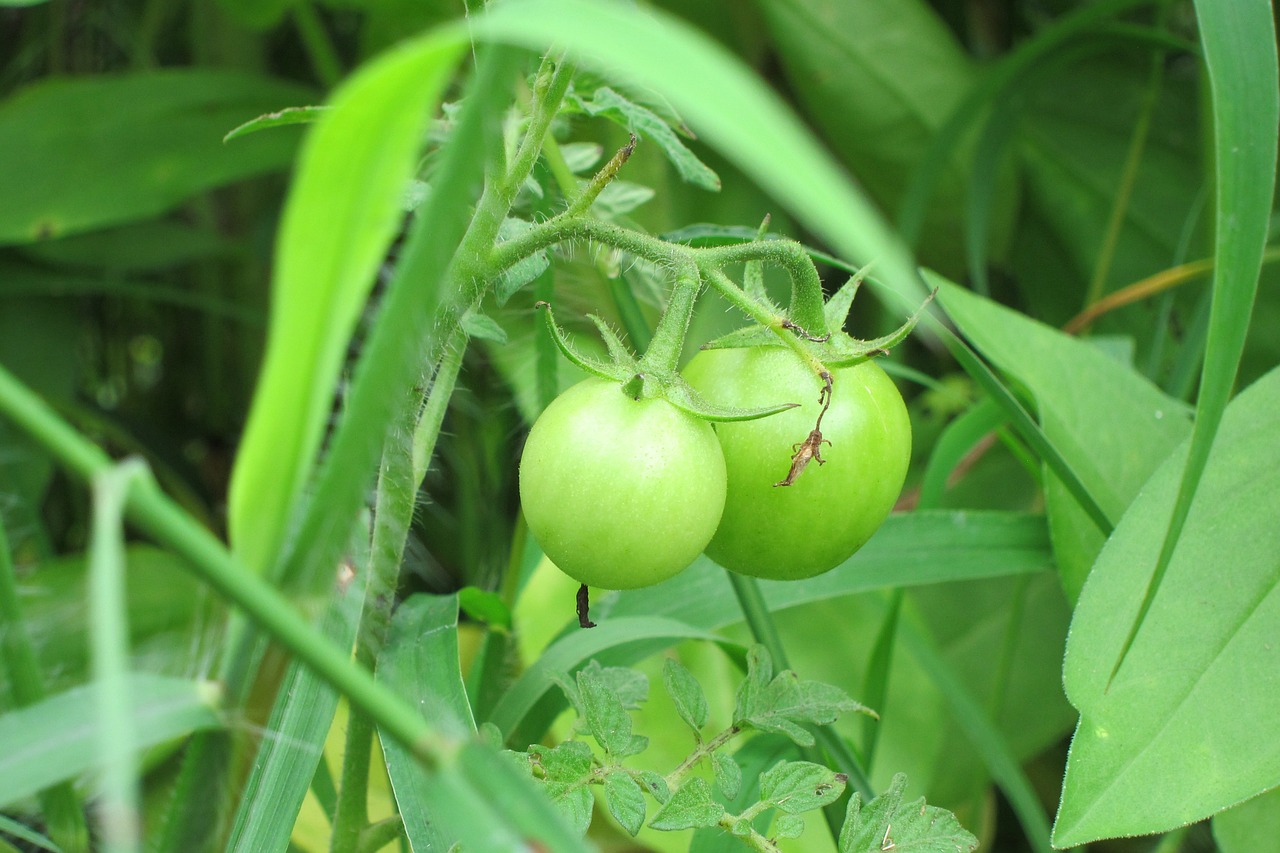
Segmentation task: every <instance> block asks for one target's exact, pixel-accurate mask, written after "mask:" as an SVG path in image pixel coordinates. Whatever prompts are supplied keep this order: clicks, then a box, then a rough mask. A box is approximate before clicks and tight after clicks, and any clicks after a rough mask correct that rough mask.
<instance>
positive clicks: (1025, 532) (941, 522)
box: [588, 511, 1053, 633]
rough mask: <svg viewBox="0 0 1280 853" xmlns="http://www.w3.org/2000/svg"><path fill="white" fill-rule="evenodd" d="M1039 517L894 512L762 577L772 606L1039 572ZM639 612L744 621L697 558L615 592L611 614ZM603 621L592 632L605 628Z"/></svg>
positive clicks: (1047, 560) (716, 573) (707, 622)
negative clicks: (810, 560) (800, 569)
mask: <svg viewBox="0 0 1280 853" xmlns="http://www.w3.org/2000/svg"><path fill="white" fill-rule="evenodd" d="M1052 566H1053V560H1052V556H1051V555H1050V553H1049V540H1048V536H1047V534H1046V532H1045V527H1044V518H1043V517H1042V516H1036V515H1027V514H1022V513H1005V512H974V511H964V512H953V511H931V512H913V513H910V514H902V515H891V516H889V518H888V519H887V520H886V521H885V523H884V526H882V527H881V528H880V530H879V531H878V532H877V533H876V535H875V536H873V537H872V538H871V541H870V542H868V543H867V544H866V545H865V546H863V547H862V549H861V550H860V551H858V552H857V553H856V554H854V555H853V557H851V558H850V559H849V560H848V561H847V562H845V563H843V564H841V565H840V566H837V567H836V568H835V569H832V570H831V571H830V572H827V573H826V574H823V575H819V576H818V577H816V578H809V579H806V580H801V581H761V582H760V587H761V589H762V590H763V591H764V596H765V599H766V600H767V601H768V602H769V606H770V609H771V610H774V611H778V610H784V609H787V608H791V607H798V606H800V605H802V604H805V603H807V602H813V601H824V600H829V599H834V598H841V597H844V596H846V595H851V594H853V593H857V592H867V591H870V590H874V589H880V588H882V587H896V586H916V585H923V584H937V583H946V582H949V581H961V580H975V579H978V578H991V577H1007V576H1012V575H1021V574H1036V573H1039V572H1045V571H1049V570H1051V569H1052ZM642 614H645V615H648V616H654V617H660V618H666V619H672V620H677V621H679V622H680V623H681V624H684V625H690V626H698V628H707V629H711V628H718V627H722V626H725V625H731V624H734V623H736V622H739V621H741V620H742V611H741V609H740V608H739V606H738V603H737V600H736V599H735V598H734V595H733V590H732V589H731V588H730V586H729V581H728V579H727V578H726V577H725V574H724V570H723V569H721V568H720V567H718V566H716V565H715V564H714V563H713V562H711V560H709V559H707V558H699V559H698V560H697V561H696V562H695V563H694V564H693V565H692V566H690V567H689V568H687V569H685V570H684V571H683V572H681V573H680V574H679V575H677V576H676V577H674V578H672V579H671V580H669V581H664V582H663V583H660V584H658V585H656V586H652V587H648V588H646V589H638V590H627V591H626V592H624V593H622V594H620V595H619V596H618V601H617V603H616V604H615V605H614V607H613V610H612V611H611V614H610V618H611V619H614V620H616V619H618V618H620V617H623V616H626V617H630V618H643V617H642ZM605 627H607V623H606V624H603V625H601V627H600V628H598V629H593V631H592V632H588V633H594V632H596V631H599V630H602V629H603V628H605Z"/></svg>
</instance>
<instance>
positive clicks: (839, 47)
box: [690, 0, 1011, 269]
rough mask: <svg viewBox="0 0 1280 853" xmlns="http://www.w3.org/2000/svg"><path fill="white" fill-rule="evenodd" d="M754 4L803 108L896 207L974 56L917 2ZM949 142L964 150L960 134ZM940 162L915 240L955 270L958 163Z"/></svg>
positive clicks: (874, 192) (961, 89)
mask: <svg viewBox="0 0 1280 853" xmlns="http://www.w3.org/2000/svg"><path fill="white" fill-rule="evenodd" d="M760 6H761V8H762V10H763V12H764V15H765V20H766V22H767V25H768V28H769V32H770V35H771V36H772V39H773V43H774V44H775V45H776V47H777V50H778V53H779V56H780V58H781V60H782V67H783V70H784V71H785V72H786V76H787V78H788V79H789V80H791V81H793V83H794V91H795V93H796V96H797V97H798V99H799V100H800V102H801V104H802V105H803V107H804V111H805V114H806V115H807V116H808V117H809V118H810V119H811V120H812V121H813V122H814V124H815V125H816V126H817V127H818V128H819V129H820V130H821V131H822V134H823V136H824V138H825V139H827V140H828V141H829V143H830V145H831V146H832V148H833V149H834V150H835V151H836V152H837V153H838V155H839V156H840V159H841V161H842V162H844V163H845V164H846V165H847V166H848V168H849V169H850V170H851V171H852V172H853V174H854V175H855V177H856V178H857V179H858V180H859V182H860V183H861V184H862V185H863V186H865V187H866V189H867V191H868V193H869V194H870V195H871V197H872V198H874V199H876V200H877V201H878V202H879V203H880V205H881V206H882V207H884V208H885V209H889V210H894V209H896V208H897V207H898V205H899V203H900V200H901V198H902V197H903V195H904V193H905V189H906V186H907V183H908V181H909V179H910V177H911V175H912V172H913V170H914V168H915V167H916V165H917V164H918V163H919V162H920V160H921V158H922V156H923V155H924V153H925V152H926V151H927V150H928V148H929V144H930V143H931V142H932V140H933V137H934V134H935V133H937V132H938V131H939V130H940V129H941V128H942V125H943V124H944V122H945V121H946V119H947V117H948V115H949V114H950V112H951V110H952V108H953V107H954V106H955V105H957V104H958V103H959V102H960V100H961V99H962V98H963V96H964V95H965V93H966V92H967V91H968V90H969V88H970V87H971V86H972V84H973V81H974V79H975V76H976V74H975V68H974V62H973V60H972V59H971V58H970V57H969V56H968V55H967V53H966V52H965V50H964V49H963V48H962V47H961V45H960V44H959V43H958V41H957V39H956V37H955V35H954V34H953V33H952V32H951V30H950V29H949V28H948V27H947V25H946V24H945V23H944V22H943V20H942V19H941V17H940V16H939V14H938V13H937V12H936V11H934V9H932V8H930V4H928V3H925V2H923V0H909V2H903V1H902V0H859V2H857V3H838V2H829V0H764V2H762V3H761V4H760ZM693 117H694V116H692V115H691V116H690V118H693ZM952 146H953V148H955V149H959V151H960V152H963V151H965V150H966V148H967V147H968V145H967V141H966V140H964V139H963V138H961V139H953V140H952ZM942 165H943V167H944V171H943V176H942V180H941V182H940V187H939V191H938V192H937V193H936V194H935V196H934V198H933V199H932V204H931V205H930V207H929V217H928V222H927V228H926V237H925V238H924V239H922V240H920V242H919V245H920V246H921V247H922V249H921V250H922V251H923V252H925V253H926V255H927V256H928V262H929V264H930V265H931V266H935V267H936V266H939V265H940V264H941V265H942V266H943V268H945V269H958V268H959V266H960V262H961V258H962V257H963V253H962V226H963V224H964V205H963V203H964V190H965V186H964V183H963V172H962V168H963V167H962V166H961V164H960V162H959V158H955V157H952V158H949V159H948V161H947V162H945V163H944V164H942ZM1010 188H1011V187H1009V186H1007V185H1006V186H1003V187H1002V190H1003V191H1005V192H1006V193H1007V191H1008V190H1009V189H1010Z"/></svg>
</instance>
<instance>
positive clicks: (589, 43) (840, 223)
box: [472, 0, 924, 307]
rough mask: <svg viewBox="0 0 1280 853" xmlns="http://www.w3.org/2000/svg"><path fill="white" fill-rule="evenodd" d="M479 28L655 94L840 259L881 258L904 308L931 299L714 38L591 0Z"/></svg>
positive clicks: (827, 165)
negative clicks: (563, 55)
mask: <svg viewBox="0 0 1280 853" xmlns="http://www.w3.org/2000/svg"><path fill="white" fill-rule="evenodd" d="M472 28H473V32H474V33H475V35H476V37H478V38H487V39H499V40H503V41H510V42H515V43H518V44H522V45H526V46H530V47H533V48H535V49H539V50H541V49H545V48H546V47H547V46H548V45H550V44H557V45H563V46H564V47H565V49H566V50H567V51H569V53H570V54H571V55H572V56H573V57H574V58H575V59H576V60H578V61H579V62H580V63H581V64H583V65H584V66H591V67H597V68H607V69H608V70H609V72H610V73H611V74H616V75H619V76H622V77H625V78H626V79H628V80H629V81H631V82H633V83H636V84H639V85H641V86H648V87H650V88H652V89H653V90H655V91H657V92H658V93H659V94H661V95H663V96H665V97H666V98H668V99H669V100H670V102H671V103H672V105H673V106H674V107H675V108H676V109H677V110H678V111H679V112H680V113H681V114H682V115H683V116H685V117H686V118H687V119H688V121H689V124H690V126H691V127H692V128H693V129H694V130H695V131H696V132H697V133H698V136H699V138H700V139H702V140H703V141H704V142H706V143H707V144H709V145H711V146H713V147H715V148H718V149H719V150H720V152H721V153H722V154H723V155H725V156H726V157H727V158H728V159H729V160H731V161H732V162H733V163H734V164H735V165H737V166H738V167H739V168H740V169H742V171H743V172H744V173H745V174H746V175H747V176H748V177H750V178H751V179H753V180H754V181H755V182H756V183H757V184H758V185H759V186H760V188H761V189H763V190H764V191H765V192H767V193H769V194H771V195H772V196H774V197H775V198H776V199H777V200H778V201H779V202H781V203H782V205H783V206H784V207H786V208H787V209H788V210H789V211H790V212H791V213H792V214H794V215H795V216H796V218H797V219H798V220H799V221H800V222H802V223H804V224H805V225H806V226H808V227H809V228H811V229H812V230H813V231H814V232H815V233H816V234H818V235H819V237H820V238H821V239H823V240H824V241H826V242H827V243H828V244H829V245H831V246H832V247H834V248H835V250H836V252H837V253H838V254H840V255H842V256H844V257H846V258H848V259H850V260H851V261H854V262H861V263H865V262H867V261H869V260H871V259H875V261H876V270H877V273H878V274H879V276H880V277H881V279H882V280H883V281H884V282H885V283H886V284H887V285H889V287H890V288H891V289H892V290H894V291H895V292H897V293H898V294H899V295H900V296H901V297H902V304H903V306H911V307H914V306H916V305H918V304H919V303H920V301H921V300H922V299H923V298H924V289H923V287H922V286H921V284H920V281H919V278H918V276H917V274H916V269H915V265H914V262H913V261H912V260H911V257H910V254H909V252H908V251H907V250H906V248H905V246H904V245H903V244H902V242H901V240H899V239H898V238H897V236H896V235H895V234H894V233H893V232H892V230H891V229H890V228H889V227H888V225H887V223H886V222H885V221H884V219H883V218H882V217H881V216H880V214H879V213H878V212H877V211H876V209H875V207H874V205H873V204H872V202H871V201H870V200H869V199H868V198H867V197H866V196H865V195H863V193H862V192H861V191H860V190H859V189H858V188H857V187H855V186H854V185H853V184H852V183H851V182H850V181H849V179H848V178H847V177H846V175H845V174H844V172H843V170H842V168H841V167H840V166H839V165H838V164H837V163H836V162H835V161H834V160H833V159H832V158H831V156H830V155H829V154H828V153H827V152H826V151H825V150H824V149H823V148H822V146H821V145H820V144H819V143H818V142H817V140H815V139H814V138H813V136H812V134H810V133H809V132H808V131H806V130H805V129H804V127H803V126H802V125H801V124H800V122H799V121H798V119H797V118H796V117H795V115H794V114H792V113H791V112H790V111H789V110H788V109H787V107H786V106H785V105H784V104H783V103H782V102H781V101H780V100H779V99H778V98H777V96H776V95H774V94H773V93H772V92H771V91H770V90H769V88H768V87H767V86H766V85H765V84H764V83H763V81H761V80H760V79H758V78H757V77H755V76H754V75H752V74H751V73H750V72H749V71H748V70H747V69H745V68H744V67H743V66H742V65H741V64H740V63H739V62H738V61H737V60H736V59H734V58H733V57H731V56H730V55H729V54H728V53H726V51H725V50H724V49H723V48H722V47H721V46H720V45H718V44H716V43H715V42H712V41H710V40H709V39H708V38H707V37H706V36H703V35H701V34H699V33H697V32H695V31H693V30H692V29H691V28H689V27H688V26H687V25H684V24H681V23H679V22H678V21H675V20H674V19H672V18H670V17H667V16H665V15H663V14H661V13H659V12H658V11H657V10H653V9H647V10H645V11H644V12H643V13H642V12H640V11H639V10H638V9H635V8H632V7H630V6H629V5H627V4H619V3H594V2H589V0H529V2H523V3H518V4H510V5H508V6H500V7H496V8H494V9H493V10H491V13H490V14H489V15H486V16H485V17H484V18H480V19H476V18H473V19H472Z"/></svg>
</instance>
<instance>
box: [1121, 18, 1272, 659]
mask: <svg viewBox="0 0 1280 853" xmlns="http://www.w3.org/2000/svg"><path fill="white" fill-rule="evenodd" d="M1196 16H1197V20H1198V21H1199V24H1200V38H1201V46H1202V48H1203V50H1204V57H1205V67H1206V70H1207V71H1208V76H1209V88H1210V90H1211V92H1212V96H1213V108H1214V123H1213V128H1214V150H1215V152H1216V155H1217V156H1216V158H1215V161H1216V162H1215V165H1216V177H1217V191H1218V197H1217V205H1216V211H1217V221H1216V222H1215V225H1214V252H1213V253H1214V271H1213V303H1212V306H1211V309H1210V313H1209V334H1208V339H1207V340H1206V342H1205V359H1204V369H1203V370H1202V372H1201V375H1200V396H1199V398H1198V399H1197V401H1196V425H1195V430H1194V432H1193V433H1192V435H1191V447H1190V449H1189V450H1188V453H1187V464H1186V468H1185V469H1184V470H1183V473H1182V481H1181V483H1180V485H1179V487H1178V497H1177V500H1176V502H1175V503H1174V505H1173V509H1172V510H1171V512H1170V520H1169V524H1168V530H1167V532H1166V533H1165V537H1164V542H1163V544H1162V546H1161V548H1160V552H1159V555H1158V557H1157V561H1156V569H1155V572H1154V573H1153V574H1152V576H1151V579H1150V581H1149V582H1148V586H1147V588H1146V590H1145V591H1144V593H1143V597H1142V606H1141V607H1140V608H1139V610H1138V612H1137V614H1136V615H1135V616H1134V617H1133V623H1132V626H1131V628H1130V630H1129V636H1128V639H1127V640H1126V642H1125V645H1124V648H1123V649H1122V650H1121V652H1120V655H1119V657H1118V660H1117V663H1116V668H1117V670H1118V669H1119V667H1120V665H1121V664H1122V663H1123V662H1124V661H1125V659H1126V658H1127V656H1128V653H1129V649H1130V647H1131V645H1132V644H1133V642H1134V641H1135V640H1136V638H1137V634H1138V632H1139V631H1140V630H1141V628H1142V625H1143V622H1144V620H1145V619H1146V617H1147V614H1148V613H1149V611H1150V608H1151V607H1152V605H1153V603H1154V601H1155V596H1156V593H1157V591H1158V590H1159V589H1160V586H1161V583H1162V582H1163V580H1164V577H1165V572H1166V571H1167V569H1168V567H1169V565H1170V561H1171V560H1172V558H1173V555H1174V549H1175V548H1176V547H1177V546H1178V543H1179V537H1180V535H1181V533H1182V530H1183V524H1184V523H1185V522H1186V520H1187V515H1188V513H1189V512H1190V510H1191V505H1192V503H1193V502H1194V500H1195V498H1196V490H1197V486H1198V485H1199V483H1200V478H1201V476H1202V475H1203V473H1204V470H1205V466H1206V465H1207V464H1208V461H1209V455H1210V452H1211V451H1212V449H1213V443H1214V438H1215V436H1216V435H1217V432H1218V427H1219V424H1220V422H1221V420H1222V417H1223V411H1224V409H1225V408H1226V406H1227V401H1228V400H1229V399H1230V398H1231V392H1232V389H1233V387H1234V385H1235V381H1236V374H1237V371H1238V370H1239V368H1240V357H1241V354H1242V352H1243V351H1244V344H1245V339H1246V336H1247V333H1248V330H1249V319H1250V317H1251V315H1252V312H1253V303H1254V297H1255V296H1256V295H1257V291H1258V276H1259V272H1260V270H1261V265H1262V251H1263V248H1264V247H1265V245H1266V242H1267V234H1268V230H1269V225H1270V212H1271V203H1272V199H1273V196H1274V189H1275V177H1276V149H1277V145H1278V144H1280V143H1278V141H1277V138H1276V134H1275V133H1274V132H1273V130H1274V128H1275V126H1276V123H1277V121H1278V120H1280V91H1278V90H1280V81H1278V80H1277V68H1276V34H1275V18H1274V15H1273V13H1272V8H1271V4H1270V3H1269V2H1267V0H1243V2H1239V3H1232V4H1228V5H1222V4H1215V3H1209V2H1205V0H1197V3H1196ZM1114 676H1115V673H1113V678H1114Z"/></svg>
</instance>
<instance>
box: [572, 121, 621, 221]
mask: <svg viewBox="0 0 1280 853" xmlns="http://www.w3.org/2000/svg"><path fill="white" fill-rule="evenodd" d="M635 150H636V135H635V134H634V133H633V134H631V141H630V142H628V143H627V144H626V145H624V146H623V147H622V148H620V149H618V153H617V154H614V155H613V157H611V158H609V162H608V163H605V164H604V167H603V168H602V169H600V171H598V172H596V173H595V175H593V176H592V178H591V180H589V181H587V184H586V186H584V187H583V188H582V192H580V193H578V197H577V198H575V199H574V200H573V201H572V202H570V203H569V206H568V208H566V209H565V211H564V214H563V215H564V216H565V217H566V218H569V219H572V218H573V217H575V216H584V215H586V213H587V211H589V210H590V209H591V205H592V204H594V203H595V200H596V199H597V198H599V197H600V193H602V192H604V188H605V187H607V186H609V184H611V183H612V182H613V179H614V178H616V177H618V172H619V171H620V170H621V169H622V167H623V165H625V164H626V162H627V160H629V159H631V154H632V152H634V151H635Z"/></svg>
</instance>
